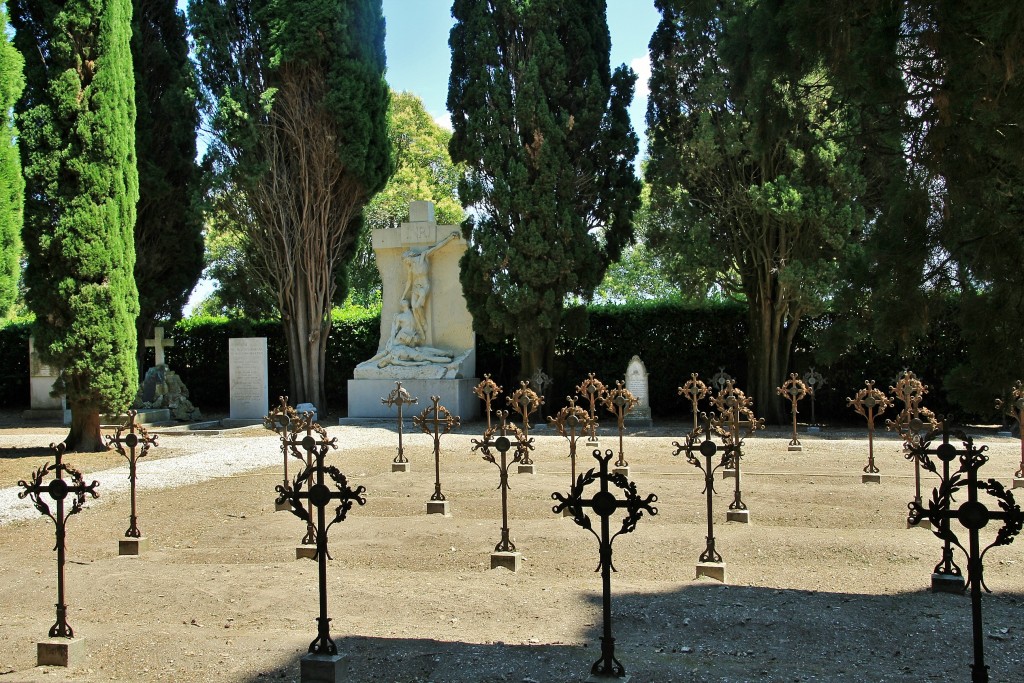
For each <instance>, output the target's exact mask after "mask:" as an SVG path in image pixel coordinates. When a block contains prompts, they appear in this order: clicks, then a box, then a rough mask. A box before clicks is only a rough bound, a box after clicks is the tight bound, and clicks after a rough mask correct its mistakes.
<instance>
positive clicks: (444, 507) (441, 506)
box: [427, 500, 452, 517]
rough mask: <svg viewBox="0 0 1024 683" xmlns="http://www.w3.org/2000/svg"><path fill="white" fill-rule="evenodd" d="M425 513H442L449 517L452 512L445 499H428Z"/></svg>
mask: <svg viewBox="0 0 1024 683" xmlns="http://www.w3.org/2000/svg"><path fill="white" fill-rule="evenodd" d="M427 514H428V515H444V516H445V517H449V516H451V514H452V511H451V507H450V506H449V505H448V501H447V500H428V501H427Z"/></svg>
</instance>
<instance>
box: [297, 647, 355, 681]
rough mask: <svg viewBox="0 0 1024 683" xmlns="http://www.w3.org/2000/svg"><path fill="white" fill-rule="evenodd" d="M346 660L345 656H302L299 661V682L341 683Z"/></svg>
mask: <svg viewBox="0 0 1024 683" xmlns="http://www.w3.org/2000/svg"><path fill="white" fill-rule="evenodd" d="M347 659H348V656H347V655H315V654H312V653H310V654H307V655H304V656H303V657H302V659H301V660H299V680H300V681H302V683H341V681H343V680H345V676H344V672H343V671H342V668H343V667H344V665H345V662H346V660H347Z"/></svg>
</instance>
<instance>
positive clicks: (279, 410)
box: [263, 396, 302, 486]
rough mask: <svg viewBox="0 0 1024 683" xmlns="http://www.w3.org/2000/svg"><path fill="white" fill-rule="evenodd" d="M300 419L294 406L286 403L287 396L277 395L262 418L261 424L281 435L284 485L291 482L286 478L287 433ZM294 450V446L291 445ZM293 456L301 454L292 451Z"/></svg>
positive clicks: (298, 456) (297, 456)
mask: <svg viewBox="0 0 1024 683" xmlns="http://www.w3.org/2000/svg"><path fill="white" fill-rule="evenodd" d="M301 420H302V418H301V417H299V414H298V413H297V412H295V408H292V407H291V406H290V405H288V397H287V396H278V397H277V405H276V406H274V407H273V408H272V409H271V411H270V412H269V413H267V416H266V417H264V418H263V426H264V427H266V428H267V429H269V430H271V431H272V432H274V433H275V434H277V435H279V436H280V437H281V457H282V459H283V460H284V481H283V482H282V483H283V484H284V485H285V486H288V484H289V483H291V480H290V479H289V478H288V451H289V446H288V434H289V432H291V430H292V428H293V427H294V426H295V425H297V424H298V423H299V422H300V421H301ZM291 449H292V450H293V451H294V446H292V447H291ZM293 455H294V457H296V458H300V457H301V456H300V455H298V454H297V453H294V452H293Z"/></svg>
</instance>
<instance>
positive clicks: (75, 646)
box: [36, 638, 85, 666]
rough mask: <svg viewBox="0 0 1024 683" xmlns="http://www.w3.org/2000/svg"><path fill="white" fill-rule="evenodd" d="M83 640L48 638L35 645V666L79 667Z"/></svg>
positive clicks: (83, 651)
mask: <svg viewBox="0 0 1024 683" xmlns="http://www.w3.org/2000/svg"><path fill="white" fill-rule="evenodd" d="M84 659H85V638H49V639H47V640H41V641H39V642H38V643H36V666H81V665H82V663H83V661H84Z"/></svg>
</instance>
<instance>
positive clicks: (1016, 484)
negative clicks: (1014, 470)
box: [1013, 477, 1024, 489]
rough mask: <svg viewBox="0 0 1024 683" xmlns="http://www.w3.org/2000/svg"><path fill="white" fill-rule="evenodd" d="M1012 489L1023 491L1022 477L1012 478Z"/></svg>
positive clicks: (1023, 479)
mask: <svg viewBox="0 0 1024 683" xmlns="http://www.w3.org/2000/svg"><path fill="white" fill-rule="evenodd" d="M1013 488H1015V489H1024V477H1014V478H1013Z"/></svg>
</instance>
